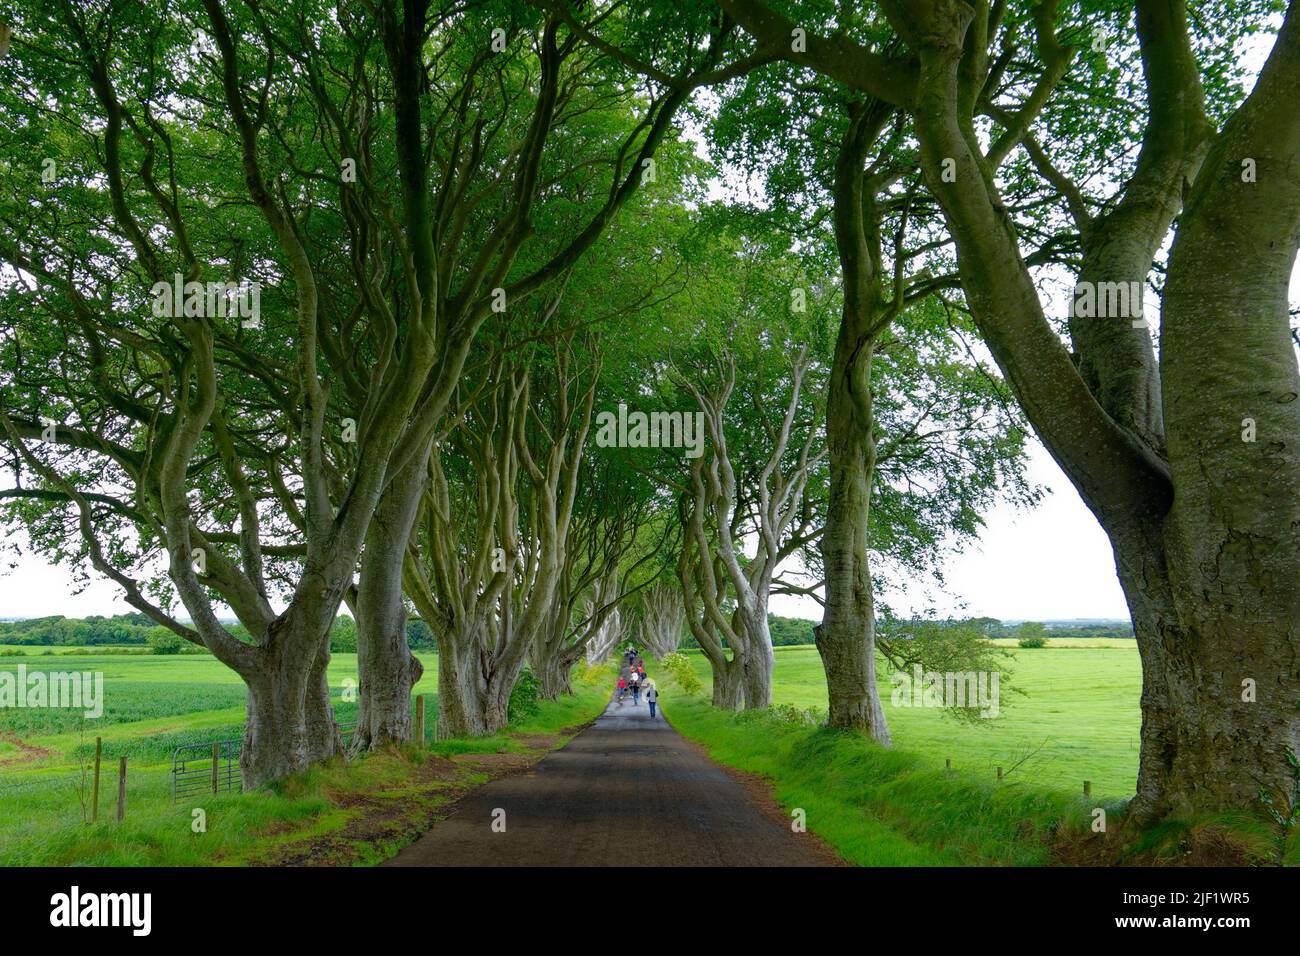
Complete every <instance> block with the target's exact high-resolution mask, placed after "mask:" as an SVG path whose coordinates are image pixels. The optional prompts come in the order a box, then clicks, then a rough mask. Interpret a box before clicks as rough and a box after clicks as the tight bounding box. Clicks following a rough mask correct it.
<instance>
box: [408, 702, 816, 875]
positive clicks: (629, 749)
mask: <svg viewBox="0 0 1300 956" xmlns="http://www.w3.org/2000/svg"><path fill="white" fill-rule="evenodd" d="M502 810H503V811H504V817H503V816H502V814H501V813H500V812H499V811H502ZM494 821H496V828H495V829H494V826H493V824H494ZM502 823H504V832H498V831H499V830H500V829H501V825H502ZM815 839H816V838H815V837H813V836H811V835H810V834H806V833H793V832H791V830H790V826H789V824H785V825H782V824H781V823H780V822H779V821H777V820H775V819H773V818H772V816H770V815H765V814H764V812H763V811H762V810H760V809H759V807H758V805H757V804H756V802H755V801H754V799H753V798H751V796H750V794H749V793H748V792H747V791H746V789H745V787H744V786H742V785H741V784H740V783H738V782H737V781H736V780H734V779H733V778H732V777H730V776H728V775H727V773H726V772H724V771H723V770H722V769H721V768H719V767H718V766H717V765H716V764H714V763H713V762H712V761H710V760H708V759H707V758H706V757H704V756H702V755H701V754H700V753H698V752H697V751H696V750H695V749H693V748H692V747H691V746H690V744H688V743H687V742H686V741H685V740H684V739H683V738H682V736H681V735H680V734H679V733H677V731H675V730H674V729H673V728H672V727H671V726H670V725H669V724H668V723H667V722H666V721H664V719H663V716H662V714H661V715H660V717H659V718H658V719H657V720H653V721H652V720H651V719H650V713H649V710H648V709H647V707H646V705H645V702H644V701H643V702H642V703H641V704H640V705H633V704H632V703H631V702H630V701H629V702H627V703H625V704H624V705H623V706H622V707H619V706H618V705H617V704H614V703H611V704H610V705H609V707H608V708H607V709H606V710H605V713H604V714H602V715H601V716H600V717H599V718H598V719H597V720H596V723H595V724H594V725H593V726H591V727H589V728H587V729H586V730H584V731H583V732H582V733H580V734H578V735H577V736H576V737H574V738H573V740H571V741H569V743H568V744H567V745H566V746H565V747H564V748H563V749H561V750H557V751H556V752H555V753H552V754H549V755H547V756H546V757H545V758H543V759H542V761H541V762H539V763H538V764H537V766H536V767H534V768H533V769H532V770H531V771H529V772H528V773H523V774H517V775H514V776H510V777H503V778H501V779H499V780H495V781H493V782H491V783H488V784H485V785H484V786H482V787H479V788H478V789H477V790H474V791H472V792H471V793H470V794H468V795H467V796H466V797H465V798H463V799H462V800H461V802H460V804H459V805H458V807H457V808H456V810H455V811H454V812H453V813H452V814H451V815H450V816H449V817H448V818H447V819H446V820H443V821H442V822H440V823H438V824H437V825H436V826H435V827H434V828H433V829H432V830H431V831H429V832H428V833H427V834H425V835H424V836H423V837H421V838H420V839H419V840H417V841H416V842H415V843H413V844H411V845H410V846H408V847H407V848H406V849H404V850H403V851H402V852H401V853H399V854H398V855H397V856H395V857H394V858H393V859H391V860H389V861H388V862H386V863H385V864H384V865H385V866H824V865H827V863H828V862H829V860H828V855H827V852H826V851H825V850H824V849H822V848H820V847H819V846H818V845H817V844H815V843H813V842H812V841H814V840H815Z"/></svg>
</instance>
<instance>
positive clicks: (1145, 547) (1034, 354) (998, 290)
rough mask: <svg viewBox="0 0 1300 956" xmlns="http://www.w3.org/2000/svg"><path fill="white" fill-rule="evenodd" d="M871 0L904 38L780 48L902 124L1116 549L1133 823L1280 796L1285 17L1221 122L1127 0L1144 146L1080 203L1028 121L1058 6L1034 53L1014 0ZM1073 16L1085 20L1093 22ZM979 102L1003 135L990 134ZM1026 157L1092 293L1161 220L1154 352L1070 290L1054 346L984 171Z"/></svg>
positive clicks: (1156, 24)
mask: <svg viewBox="0 0 1300 956" xmlns="http://www.w3.org/2000/svg"><path fill="white" fill-rule="evenodd" d="M721 5H722V6H723V8H724V9H727V10H728V11H729V12H731V13H732V14H733V15H735V16H736V17H737V19H738V20H739V21H740V22H741V23H742V25H743V26H744V27H745V28H746V29H747V30H749V31H751V32H752V33H753V34H754V35H755V36H757V37H759V38H760V41H759V42H762V43H767V44H769V45H770V44H771V43H773V42H776V40H777V39H778V38H784V37H788V36H789V35H790V31H791V30H792V29H794V28H795V24H794V21H792V20H791V19H789V18H788V17H786V16H785V15H783V14H782V13H779V12H777V11H776V10H773V9H771V8H769V7H767V6H764V5H763V4H760V3H755V2H750V0H721ZM881 7H882V9H883V11H884V12H885V14H886V17H887V19H888V23H889V25H890V27H891V29H892V30H893V32H894V35H895V36H896V37H897V39H898V40H899V41H900V42H901V46H899V45H895V46H891V45H888V44H883V45H877V46H875V47H873V46H871V45H870V44H869V43H863V42H859V41H858V40H857V39H855V38H853V37H850V36H847V35H843V34H841V35H837V36H835V37H834V38H826V37H822V36H819V35H818V33H817V31H816V30H808V31H807V43H806V45H803V44H801V49H800V50H799V51H793V50H790V51H788V52H787V53H786V54H785V55H787V56H788V57H789V58H790V59H792V60H793V61H795V62H799V63H802V64H804V65H807V66H809V67H812V68H813V69H816V70H818V71H820V72H823V73H825V74H826V75H827V76H831V77H834V78H836V79H838V80H839V81H841V82H843V83H845V84H846V85H848V86H850V87H852V88H854V89H858V90H862V91H863V92H866V93H868V94H870V95H872V96H875V97H878V98H880V99H881V100H883V101H885V102H887V103H890V104H892V105H895V106H897V107H899V108H901V109H904V110H907V111H908V113H909V114H910V115H911V116H912V118H913V120H914V124H915V130H916V136H917V138H918V141H919V145H920V149H921V163H920V165H921V169H922V170H923V172H924V174H925V177H926V182H927V185H928V187H929V189H930V191H931V192H932V194H933V195H934V196H935V197H936V199H937V200H938V201H939V203H940V204H941V206H942V208H943V212H944V217H945V222H946V225H947V228H948V230H949V231H950V233H951V234H952V236H953V239H954V241H955V243H956V249H957V255H958V263H959V268H960V274H961V279H962V286H963V289H964V292H965V297H966V301H967V303H968V304H969V307H970V310H971V314H972V316H973V317H974V319H975V321H976V322H977V324H978V326H979V329H980V332H981V334H982V336H983V337H984V339H985V341H986V342H987V343H988V345H989V348H990V350H991V351H992V353H993V355H994V357H995V359H996V360H997V362H998V364H999V366H1000V367H1001V369H1002V371H1003V373H1004V375H1005V376H1006V377H1007V379H1008V381H1009V382H1010V383H1011V385H1012V388H1013V389H1014V390H1015V393H1016V395H1017V398H1018V399H1019V401H1020V403H1021V405H1022V407H1023V408H1024V410H1025V413H1026V415H1027V416H1028V418H1029V419H1030V421H1031V422H1032V424H1033V426H1034V428H1035V431H1036V432H1037V434H1038V436H1039V437H1040V438H1041V439H1042V441H1043V443H1044V444H1045V445H1046V446H1047V448H1048V450H1049V451H1050V452H1051V454H1052V455H1053V457H1054V458H1055V459H1056V461H1057V462H1058V464H1060V466H1061V467H1062V469H1063V470H1064V471H1065V473H1066V474H1067V475H1068V476H1069V477H1070V479H1071V481H1072V483H1073V484H1074V486H1075V488H1076V489H1077V490H1078V491H1079V494H1080V496H1081V497H1082V499H1083V500H1084V502H1085V504H1086V505H1087V506H1088V507H1089V509H1090V510H1091V511H1092V512H1093V514H1094V515H1095V516H1096V517H1097V519H1098V521H1099V523H1100V524H1101V525H1102V527H1103V528H1104V529H1105V530H1106V532H1107V534H1108V536H1109V537H1110V539H1111V543H1112V546H1113V548H1114V552H1115V559H1116V568H1117V571H1118V574H1119V578H1120V583H1121V585H1122V586H1123V588H1124V591H1125V595H1126V597H1127V599H1128V603H1129V609H1130V612H1131V613H1132V616H1133V622H1134V628H1135V632H1136V634H1137V636H1138V645H1139V650H1140V653H1141V655H1142V662H1143V683H1144V686H1143V694H1142V711H1143V730H1142V753H1141V760H1140V769H1139V776H1138V782H1137V796H1136V799H1135V801H1134V804H1133V808H1132V809H1133V811H1134V813H1135V814H1136V815H1137V816H1139V817H1143V818H1150V817H1157V816H1163V815H1166V814H1169V813H1187V812H1200V811H1207V810H1219V809H1227V808H1236V809H1242V808H1248V807H1251V806H1254V805H1255V804H1256V801H1257V800H1258V799H1259V794H1260V793H1261V792H1264V793H1272V794H1279V793H1282V792H1289V789H1288V788H1289V787H1290V785H1291V762H1290V761H1291V760H1292V759H1293V754H1294V753H1295V748H1296V745H1297V743H1298V742H1300V736H1298V735H1300V723H1298V722H1297V718H1296V713H1295V709H1294V707H1293V706H1292V704H1293V702H1294V699H1295V697H1296V690H1297V679H1298V677H1300V675H1297V673H1296V671H1295V668H1294V666H1293V664H1292V658H1293V657H1294V652H1295V646H1296V640H1297V631H1296V628H1297V621H1300V614H1297V610H1298V608H1297V605H1296V603H1295V602H1296V596H1295V591H1294V588H1292V587H1291V586H1290V584H1289V582H1291V581H1294V580H1295V577H1296V571H1297V569H1298V564H1300V548H1298V547H1297V539H1296V528H1297V527H1298V526H1300V525H1298V524H1297V521H1296V512H1295V509H1296V507H1297V505H1296V497H1295V494H1294V491H1293V489H1294V487H1295V484H1296V482H1297V481H1298V480H1300V462H1297V460H1296V456H1295V448H1294V447H1293V446H1294V445H1295V441H1294V437H1293V436H1294V435H1295V434H1296V430H1297V428H1296V426H1297V424H1298V422H1297V419H1296V415H1297V414H1300V413H1298V412H1296V411H1295V405H1294V403H1293V401H1292V399H1291V396H1293V395H1296V394H1300V391H1297V384H1298V383H1297V366H1296V356H1295V352H1294V348H1293V343H1292V338H1291V330H1290V316H1289V314H1288V307H1287V306H1288V304H1287V299H1286V288H1287V283H1288V280H1289V278H1290V276H1291V272H1292V269H1293V267H1294V261H1295V253H1296V243H1297V236H1298V235H1300V233H1298V232H1297V223H1298V222H1300V219H1298V218H1297V216H1298V215H1300V205H1297V200H1298V198H1300V197H1298V192H1300V189H1298V187H1297V182H1296V180H1295V178H1294V177H1293V176H1292V177H1288V176H1286V175H1284V174H1282V173H1281V170H1283V169H1285V168H1288V164H1292V163H1294V162H1295V156H1296V149H1297V144H1298V143H1300V139H1298V138H1297V132H1298V131H1300V118H1298V117H1297V115H1296V113H1295V111H1294V110H1293V109H1289V104H1288V103H1287V97H1288V96H1289V93H1288V92H1287V91H1290V90H1294V89H1295V88H1296V79H1297V70H1298V69H1300V24H1298V23H1297V20H1298V19H1300V14H1297V12H1296V10H1295V6H1294V4H1292V5H1291V6H1290V7H1289V8H1288V10H1287V13H1286V16H1285V18H1284V20H1283V22H1282V24H1281V27H1280V29H1279V31H1278V33H1277V38H1276V41H1275V43H1274V46H1273V49H1272V52H1271V53H1270V55H1269V57H1268V60H1267V62H1266V64H1265V66H1264V68H1263V70H1262V71H1261V73H1260V75H1259V77H1258V79H1257V81H1256V83H1255V85H1254V88H1253V89H1252V90H1251V91H1250V94H1249V95H1248V96H1246V97H1245V98H1244V100H1243V101H1241V103H1240V105H1238V106H1236V107H1235V108H1234V109H1231V110H1229V111H1228V113H1229V115H1228V116H1227V118H1226V120H1225V122H1224V123H1223V124H1222V127H1221V128H1219V129H1217V130H1216V129H1215V128H1214V127H1213V126H1212V125H1211V124H1210V122H1209V120H1208V119H1207V116H1206V111H1205V104H1204V92H1203V84H1202V81H1201V74H1200V67H1199V64H1198V62H1197V57H1196V54H1195V53H1194V52H1193V48H1192V42H1191V39H1190V35H1189V29H1188V25H1187V18H1186V11H1185V10H1184V8H1183V7H1182V5H1180V4H1168V3H1163V2H1158V0H1150V2H1143V0H1139V2H1138V3H1137V4H1136V35H1137V40H1138V43H1139V45H1140V49H1141V54H1142V64H1141V65H1142V76H1143V83H1142V87H1143V91H1144V93H1145V101H1146V117H1145V122H1144V123H1142V124H1141V131H1140V147H1141V148H1140V152H1139V153H1138V158H1137V161H1136V163H1135V165H1134V167H1133V168H1132V170H1131V172H1130V174H1129V176H1128V177H1127V179H1126V181H1125V184H1124V190H1123V192H1122V193H1121V194H1119V195H1118V196H1116V197H1114V199H1113V200H1112V201H1110V202H1109V203H1108V204H1107V205H1106V206H1105V207H1104V208H1103V210H1102V211H1101V213H1097V212H1096V211H1095V210H1094V208H1090V204H1089V202H1088V201H1087V199H1086V198H1085V194H1084V192H1083V191H1082V190H1081V189H1080V188H1079V187H1078V186H1077V185H1076V184H1075V183H1073V182H1072V181H1071V179H1070V178H1069V176H1067V175H1066V174H1064V173H1063V172H1062V170H1061V169H1060V167H1058V166H1057V165H1056V164H1054V163H1053V162H1052V157H1051V156H1050V155H1049V154H1048V151H1047V150H1045V149H1044V148H1043V146H1042V144H1041V143H1039V142H1038V141H1037V140H1036V139H1035V138H1034V137H1033V135H1032V133H1033V126H1034V124H1035V122H1036V120H1037V119H1038V118H1039V117H1040V115H1041V114H1042V112H1043V110H1044V108H1045V107H1046V106H1047V104H1048V103H1049V102H1050V101H1051V99H1052V97H1053V94H1054V92H1055V91H1056V90H1057V89H1058V87H1059V85H1060V83H1061V81H1062V79H1063V77H1065V76H1066V75H1067V74H1069V72H1070V70H1071V68H1072V66H1073V65H1074V64H1075V63H1077V61H1078V59H1079V58H1078V56H1077V54H1078V52H1079V47H1080V44H1078V43H1072V42H1070V40H1069V39H1067V38H1063V36H1062V33H1063V30H1062V29H1061V25H1059V24H1058V10H1057V7H1056V5H1055V4H1043V5H1039V6H1036V7H1034V8H1032V9H1033V14H1032V18H1031V22H1032V29H1031V30H1030V31H1029V33H1030V35H1031V36H1032V37H1033V39H1032V41H1031V44H1029V45H1026V44H1024V43H1023V41H1022V40H1021V38H1020V35H1019V34H1017V33H1015V32H1014V31H1012V30H1010V29H1006V28H1005V25H1006V24H1009V23H1010V22H1012V18H1013V16H1014V12H1015V8H1014V7H1013V6H1011V5H998V6H995V7H989V6H987V5H980V4H976V5H970V4H967V3H962V2H933V3H932V2H907V3H904V2H893V0H888V2H884V3H882V4H881ZM1082 13H1083V16H1084V18H1085V21H1084V22H1085V23H1086V18H1087V16H1088V15H1089V14H1090V13H1092V11H1090V10H1088V9H1086V8H1085V9H1084V10H1083V11H1082ZM1000 30H1001V32H999V31H1000ZM999 41H1000V42H1001V44H1002V46H1001V48H999V46H998V44H999ZM1026 59H1028V60H1030V61H1031V62H1032V63H1033V64H1034V67H1033V71H1032V73H1031V74H1030V76H1031V79H1030V80H1029V81H1028V82H1026V81H1025V76H1024V75H1023V74H1022V75H1020V76H1018V77H1017V78H1016V79H1017V81H1018V82H1017V83H1015V84H1004V83H1003V75H1004V72H1005V71H1006V68H1007V65H1008V64H1010V63H1013V62H1017V61H1019V62H1023V61H1024V60H1026ZM1083 105H1087V106H1091V105H1092V104H1083ZM981 115H983V116H988V117H989V118H990V119H991V120H992V121H993V122H994V123H995V124H996V125H995V127H994V130H993V135H991V136H989V137H987V138H985V139H981V138H980V136H979V135H978V125H979V124H978V117H980V116H981ZM1022 146H1023V148H1024V150H1025V151H1026V152H1027V153H1028V155H1029V156H1030V157H1031V159H1032V160H1033V162H1034V164H1035V166H1036V167H1037V168H1038V169H1039V170H1040V171H1041V173H1042V174H1043V176H1044V177H1045V178H1047V179H1048V180H1049V181H1050V182H1051V183H1052V185H1053V186H1054V187H1055V188H1056V189H1058V190H1059V191H1060V193H1061V195H1062V196H1063V197H1064V198H1065V200H1066V201H1067V202H1068V204H1069V207H1070V212H1071V215H1072V216H1074V218H1075V219H1076V222H1077V224H1078V226H1079V232H1080V242H1081V244H1082V248H1083V258H1082V262H1081V265H1080V269H1079V273H1078V275H1079V279H1080V285H1082V286H1083V288H1084V290H1087V289H1089V288H1092V289H1093V290H1094V293H1096V292H1100V291H1101V289H1100V288H1099V287H1100V286H1101V284H1103V283H1105V284H1106V287H1107V289H1109V290H1111V291H1113V290H1114V289H1115V288H1116V287H1123V288H1128V287H1131V283H1137V284H1138V286H1139V288H1141V286H1142V285H1143V284H1144V282H1145V278H1146V275H1147V273H1148V272H1149V271H1150V269H1151V267H1152V262H1153V258H1154V257H1155V255H1156V252H1157V250H1158V248H1159V246H1160V244H1161V243H1162V242H1164V241H1165V239H1166V236H1167V234H1168V231H1169V228H1170V225H1171V223H1172V222H1173V220H1174V219H1175V217H1177V228H1176V230H1175V233H1174V241H1173V246H1172V251H1171V253H1170V256H1169V262H1168V275H1167V278H1166V282H1165V289H1164V295H1163V297H1162V301H1161V304H1160V328H1159V345H1160V349H1159V357H1158V358H1157V357H1156V355H1155V353H1154V350H1153V348H1152V343H1151V340H1150V337H1149V334H1148V332H1147V331H1146V323H1145V322H1144V321H1143V319H1144V316H1143V315H1142V313H1140V312H1138V311H1137V309H1135V308H1134V306H1133V305H1132V302H1131V299H1130V301H1129V302H1128V304H1127V307H1125V306H1124V303H1123V302H1121V301H1116V300H1112V304H1111V305H1110V307H1109V308H1105V309H1103V311H1102V314H1100V315H1098V314H1096V313H1095V312H1094V313H1093V314H1091V315H1090V314H1088V313H1089V311H1090V310H1088V309H1086V308H1084V309H1080V308H1079V307H1078V303H1079V301H1080V300H1081V299H1082V298H1083V297H1082V296H1080V297H1079V299H1076V307H1075V308H1074V310H1073V313H1074V314H1073V316H1072V320H1071V323H1070V333H1071V345H1072V346H1073V350H1074V354H1073V355H1071V353H1070V351H1069V350H1068V349H1067V348H1066V346H1065V344H1063V343H1062V341H1061V339H1060V337H1059V336H1058V334H1057V332H1056V331H1055V329H1054V328H1053V325H1052V323H1051V322H1050V321H1049V318H1048V314H1047V306H1046V304H1045V303H1044V301H1043V299H1042V298H1041V297H1040V294H1039V291H1038V289H1037V288H1036V287H1035V284H1034V281H1033V276H1032V275H1031V273H1030V269H1029V267H1028V263H1027V262H1026V258H1025V256H1024V253H1023V251H1022V249H1021V245H1020V236H1019V235H1018V231H1017V224H1016V222H1015V221H1014V220H1013V219H1012V218H1011V217H1010V216H1009V215H1008V212H1007V207H1006V205H1005V203H1004V202H1003V201H1002V194H1001V187H1000V184H999V178H998V175H997V173H998V169H999V167H1000V165H1001V164H1002V163H1003V162H1004V161H1005V160H1006V158H1007V156H1008V155H1009V154H1010V153H1011V152H1012V151H1013V150H1016V149H1018V148H1020V147H1022ZM1262 170H1269V171H1271V172H1270V173H1267V174H1261V171H1262ZM1111 284H1115V285H1111ZM1094 319H1095V320H1097V321H1092V320H1094ZM1261 409H1262V410H1261ZM1261 434H1265V435H1267V436H1268V437H1267V438H1266V440H1264V441H1260V440H1259V435H1261Z"/></svg>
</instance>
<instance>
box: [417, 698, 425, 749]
mask: <svg viewBox="0 0 1300 956" xmlns="http://www.w3.org/2000/svg"><path fill="white" fill-rule="evenodd" d="M415 739H416V740H418V741H419V742H420V746H421V747H423V746H424V695H423V694H420V695H419V696H418V697H416V698H415Z"/></svg>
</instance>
